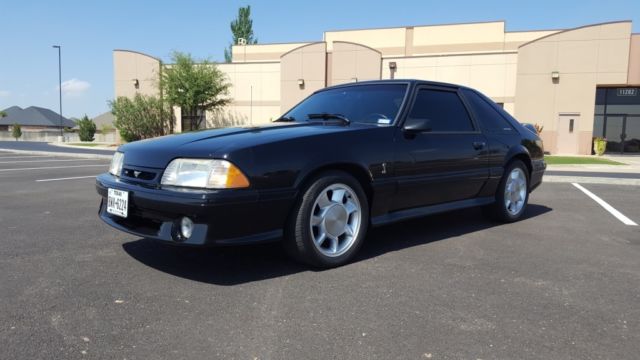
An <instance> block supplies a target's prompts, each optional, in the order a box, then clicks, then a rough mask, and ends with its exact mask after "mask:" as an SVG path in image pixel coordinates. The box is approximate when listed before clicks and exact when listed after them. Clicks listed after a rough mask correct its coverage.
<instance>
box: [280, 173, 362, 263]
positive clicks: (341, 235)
mask: <svg viewBox="0 0 640 360" xmlns="http://www.w3.org/2000/svg"><path fill="white" fill-rule="evenodd" d="M368 223H369V204H368V201H367V197H366V194H365V192H364V190H363V189H362V186H361V185H360V183H359V182H358V181H357V180H356V179H355V178H354V177H352V176H351V175H349V174H347V173H344V172H341V171H329V172H325V173H322V174H320V175H318V176H317V177H316V178H314V179H313V180H312V181H310V182H309V184H308V185H307V186H306V188H305V189H304V193H303V196H302V197H301V199H300V200H299V202H298V204H297V206H296V208H295V209H294V212H293V214H292V216H291V219H290V221H289V225H288V227H287V234H286V239H285V246H286V248H287V250H288V251H289V253H290V254H291V255H293V256H294V257H295V258H296V259H298V260H300V261H302V262H305V263H308V264H312V265H315V266H318V267H334V266H340V265H343V264H345V263H347V262H348V261H349V260H350V259H351V257H352V256H353V255H354V254H355V253H356V252H357V250H358V248H359V247H360V245H361V243H362V240H363V238H364V236H365V233H366V230H367V226H368Z"/></svg>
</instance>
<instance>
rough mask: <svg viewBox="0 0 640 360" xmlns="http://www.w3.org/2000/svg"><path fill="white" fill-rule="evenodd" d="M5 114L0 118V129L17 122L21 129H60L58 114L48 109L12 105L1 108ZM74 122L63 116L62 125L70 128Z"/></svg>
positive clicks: (6, 128)
mask: <svg viewBox="0 0 640 360" xmlns="http://www.w3.org/2000/svg"><path fill="white" fill-rule="evenodd" d="M3 111H4V112H5V114H6V115H7V116H5V117H3V118H0V130H9V129H10V128H11V127H12V126H13V124H18V125H20V127H21V128H22V131H36V130H55V129H60V125H61V124H60V115H58V113H56V112H53V111H51V110H49V109H45V108H41V107H37V106H30V107H28V108H26V109H23V108H21V107H19V106H12V107H10V108H7V109H5V110H3ZM74 126H76V123H74V122H73V121H71V120H69V119H67V118H65V117H63V118H62V127H65V128H66V127H69V128H72V127H74Z"/></svg>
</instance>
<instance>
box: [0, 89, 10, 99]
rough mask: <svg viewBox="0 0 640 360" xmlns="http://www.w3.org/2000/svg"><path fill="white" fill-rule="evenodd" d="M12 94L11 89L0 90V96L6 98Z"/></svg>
mask: <svg viewBox="0 0 640 360" xmlns="http://www.w3.org/2000/svg"><path fill="white" fill-rule="evenodd" d="M9 96H11V91H9V90H0V98H5V97H9Z"/></svg>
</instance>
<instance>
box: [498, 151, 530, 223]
mask: <svg viewBox="0 0 640 360" xmlns="http://www.w3.org/2000/svg"><path fill="white" fill-rule="evenodd" d="M504 174H505V175H504V176H503V177H502V180H500V184H499V186H498V190H497V192H496V202H495V204H493V205H492V206H491V207H490V213H491V215H492V216H493V217H494V218H496V219H497V220H500V221H504V222H513V221H516V220H518V219H520V218H521V217H522V214H523V213H524V210H525V208H526V206H527V202H528V201H529V171H528V169H527V167H526V165H525V164H524V163H523V162H522V161H520V160H514V161H512V162H511V163H510V164H509V165H508V166H507V168H506V169H505V172H504Z"/></svg>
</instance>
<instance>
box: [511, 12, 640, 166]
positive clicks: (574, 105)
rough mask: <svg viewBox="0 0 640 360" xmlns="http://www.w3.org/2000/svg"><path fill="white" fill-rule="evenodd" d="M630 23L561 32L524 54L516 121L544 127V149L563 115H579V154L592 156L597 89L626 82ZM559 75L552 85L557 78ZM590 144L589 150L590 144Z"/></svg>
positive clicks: (523, 50)
mask: <svg viewBox="0 0 640 360" xmlns="http://www.w3.org/2000/svg"><path fill="white" fill-rule="evenodd" d="M630 34H631V22H617V23H608V24H599V25H593V26H586V27H582V28H577V29H573V30H567V31H564V32H558V33H556V34H553V35H550V36H548V37H545V38H541V39H538V40H535V41H533V42H530V43H527V44H525V45H523V46H521V47H520V48H519V53H518V65H517V78H516V107H515V112H516V117H517V118H518V119H519V120H520V121H522V122H530V123H538V124H542V125H544V129H545V130H544V131H543V133H542V135H543V137H544V139H545V140H546V145H545V149H546V150H548V151H551V152H555V151H556V148H557V147H556V146H555V144H554V145H551V144H553V143H554V142H553V141H551V140H550V137H551V136H553V135H552V132H554V131H556V128H557V126H556V124H557V121H558V115H559V114H560V113H579V114H580V121H579V122H578V124H576V126H577V129H576V130H577V131H579V132H580V134H581V135H580V144H579V148H580V151H581V153H583V154H588V153H589V151H588V149H589V148H590V147H591V145H590V138H591V137H590V136H587V135H585V133H587V132H588V133H591V131H592V130H593V114H594V107H595V93H596V85H619V84H625V83H626V82H627V69H628V64H629V63H628V61H629V43H630ZM554 71H557V72H559V75H560V79H559V81H553V80H552V78H551V74H552V72H554ZM587 142H588V144H587Z"/></svg>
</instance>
